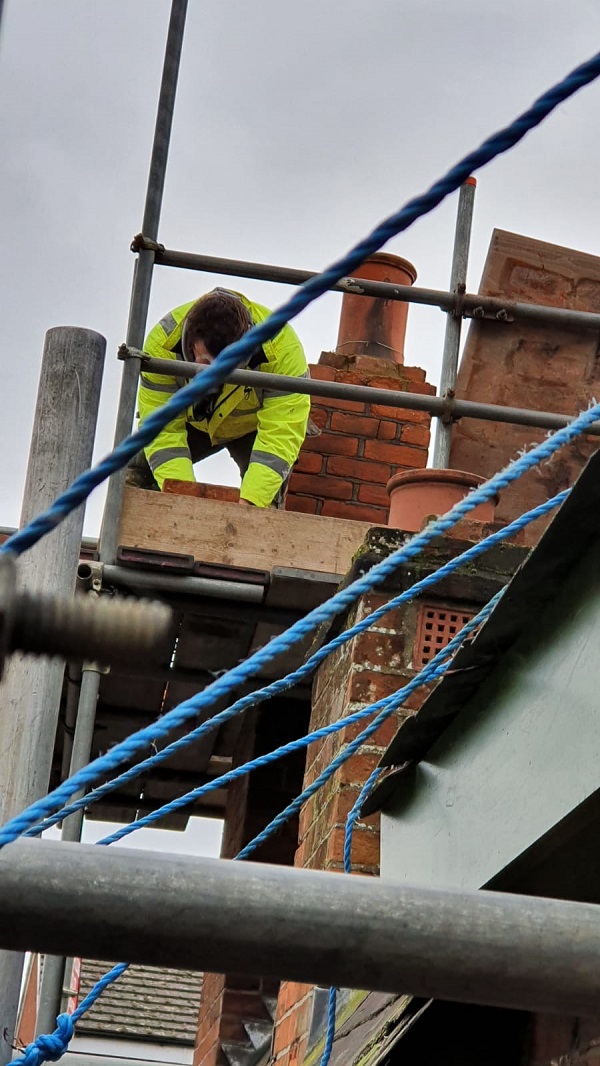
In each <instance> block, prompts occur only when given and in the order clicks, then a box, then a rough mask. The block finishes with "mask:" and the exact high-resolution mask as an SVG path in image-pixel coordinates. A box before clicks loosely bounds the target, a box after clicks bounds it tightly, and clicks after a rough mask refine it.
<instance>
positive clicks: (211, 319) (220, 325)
mask: <svg viewBox="0 0 600 1066" xmlns="http://www.w3.org/2000/svg"><path fill="white" fill-rule="evenodd" d="M251 325H252V320H251V318H250V313H249V311H247V309H246V307H245V306H244V304H243V303H242V301H241V300H240V299H239V297H238V296H233V295H230V294H229V293H226V292H209V293H207V295H206V296H201V297H200V299H199V300H197V301H196V303H195V304H194V305H193V307H191V308H190V310H189V311H188V313H187V315H186V318H185V346H186V349H187V352H186V356H187V358H190V355H189V354H188V353H190V354H191V352H192V351H193V347H194V344H195V343H196V341H202V342H203V343H204V344H205V346H206V348H207V350H208V351H209V352H210V354H211V355H212V356H215V357H216V356H217V355H218V354H219V352H221V351H222V350H223V348H226V347H227V345H228V344H233V342H234V341H238V340H239V339H240V337H242V336H243V335H244V333H246V331H247V330H248V329H249V328H250V326H251ZM192 358H193V357H192Z"/></svg>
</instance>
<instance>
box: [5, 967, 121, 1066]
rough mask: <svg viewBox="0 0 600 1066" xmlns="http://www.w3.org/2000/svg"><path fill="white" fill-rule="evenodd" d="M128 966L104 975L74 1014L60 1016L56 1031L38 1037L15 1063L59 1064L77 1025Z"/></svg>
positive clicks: (114, 968) (26, 1064)
mask: <svg viewBox="0 0 600 1066" xmlns="http://www.w3.org/2000/svg"><path fill="white" fill-rule="evenodd" d="M127 966H128V964H127V963H126V962H120V963H118V965H117V966H113V968H112V970H110V971H109V972H108V973H105V974H104V977H101V978H100V980H99V981H98V982H97V983H96V984H95V985H94V987H93V988H92V990H91V991H90V992H89V993H88V995H87V996H86V997H85V999H84V1000H82V1001H81V1003H80V1004H79V1006H78V1007H77V1009H76V1010H74V1011H73V1013H72V1014H59V1015H58V1018H57V1019H56V1029H55V1030H54V1032H53V1033H47V1034H44V1035H42V1036H38V1037H37V1038H36V1039H35V1040H34V1041H33V1043H31V1044H28V1045H27V1047H26V1048H25V1050H24V1052H23V1054H22V1055H19V1056H18V1057H17V1058H16V1059H14V1060H13V1061H14V1062H22V1063H25V1066H41V1063H42V1062H48V1061H49V1062H58V1060H59V1059H60V1058H61V1057H62V1056H63V1055H64V1053H65V1051H66V1050H67V1048H68V1046H69V1043H70V1041H71V1039H72V1037H73V1032H74V1028H75V1025H76V1023H77V1022H78V1021H79V1019H80V1018H81V1017H82V1016H83V1015H84V1014H85V1013H86V1012H87V1011H88V1010H89V1009H90V1007H93V1006H94V1003H95V1002H96V1000H97V999H98V998H99V997H100V996H101V995H102V993H103V992H104V990H105V989H106V988H108V986H109V985H112V984H114V982H115V981H117V980H118V979H119V977H120V976H121V974H123V973H125V970H126V969H127Z"/></svg>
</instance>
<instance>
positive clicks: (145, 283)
mask: <svg viewBox="0 0 600 1066" xmlns="http://www.w3.org/2000/svg"><path fill="white" fill-rule="evenodd" d="M186 13H187V0H173V4H172V7H171V17H170V21H169V30H168V34H167V45H166V49H165V60H164V65H163V73H162V81H161V86H160V95H159V100H158V111H157V115H156V126H155V130H154V143H153V145H152V157H151V160H150V172H149V175H148V187H147V190H146V204H145V207H144V219H143V223H142V226H143V230H144V233H146V234H147V235H148V236H149V237H150V238H152V239H153V240H156V238H157V236H158V224H159V221H160V211H161V206H162V198H163V191H164V186H165V174H166V169H167V159H168V155H169V143H170V140H171V127H172V125H173V111H174V107H175V94H176V91H177V78H178V75H179V63H180V59H181V49H182V45H183V34H184V30H185V18H186ZM153 267H154V252H153V251H151V250H149V249H141V250H140V252H139V255H138V258H137V262H136V265H135V271H134V278H133V288H132V292H131V303H130V307H129V324H128V327H127V343H128V344H132V345H134V346H135V347H137V348H141V347H142V345H143V343H144V332H145V329H146V320H147V317H148V305H149V303H150V288H151V284H152V270H153ZM137 384H138V368H137V366H135V364H133V365H127V364H126V365H125V366H124V367H123V376H122V379H121V392H120V396H119V407H118V411H117V422H116V427H115V445H117V444H120V442H121V441H122V440H123V439H124V438H125V437H126V436H127V435H128V434H129V433H130V432H131V427H132V424H133V417H134V414H135V401H136V395H137ZM124 486H125V471H124V470H120V471H119V472H118V473H116V474H113V476H112V477H111V478H110V481H109V483H108V491H107V494H106V503H105V506H104V517H103V521H102V530H101V533H100V543H99V556H100V559H101V560H102V562H108V563H113V562H114V560H115V555H116V551H117V538H118V532H119V521H120V517H121V506H122V501H123V489H124Z"/></svg>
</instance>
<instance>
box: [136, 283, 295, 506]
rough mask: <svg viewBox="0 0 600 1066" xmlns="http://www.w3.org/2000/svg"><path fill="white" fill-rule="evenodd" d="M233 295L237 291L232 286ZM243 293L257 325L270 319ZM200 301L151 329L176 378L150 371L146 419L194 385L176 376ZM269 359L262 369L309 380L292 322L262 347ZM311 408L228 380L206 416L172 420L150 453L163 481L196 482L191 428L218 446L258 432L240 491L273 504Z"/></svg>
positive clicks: (152, 346)
mask: <svg viewBox="0 0 600 1066" xmlns="http://www.w3.org/2000/svg"><path fill="white" fill-rule="evenodd" d="M231 291H232V292H233V290H231ZM234 295H236V296H239V297H240V299H241V300H242V302H243V303H244V305H245V306H246V307H247V309H248V311H249V312H250V315H251V316H252V321H253V322H254V323H255V324H258V323H259V322H263V321H264V320H265V319H266V318H268V317H269V315H270V313H271V312H270V311H269V310H268V308H266V307H263V306H262V305H261V304H256V303H253V302H252V301H250V300H247V299H246V297H245V296H242V294H241V293H235V294H234ZM194 302H195V301H192V302H190V303H186V304H182V305H181V306H180V307H176V308H174V310H173V311H170V312H169V313H168V314H167V315H165V316H164V318H161V320H160V322H158V323H157V324H156V326H154V328H153V329H151V330H150V333H149V334H148V336H147V338H146V343H145V344H144V351H145V352H147V354H148V355H151V356H156V357H158V358H161V359H165V358H166V359H173V361H174V363H175V366H174V368H173V370H174V372H173V375H170V374H153V373H149V372H148V371H143V373H142V375H141V382H140V391H139V397H138V402H139V417H140V423H141V422H143V421H144V419H145V418H147V417H148V415H149V414H151V413H152V411H155V410H156V408H157V407H160V406H161V405H162V404H163V403H166V401H167V400H168V399H169V398H170V397H171V396H172V395H173V393H174V392H177V390H178V389H179V388H181V387H182V386H183V385H185V384H186V383H187V382H186V380H185V379H184V378H181V377H179V378H178V377H177V370H176V362H177V360H178V359H181V358H182V356H181V354H178V352H177V351H176V350H175V349H178V348H180V347H181V346H180V344H179V342H180V340H181V333H182V329H183V321H184V319H185V316H186V314H187V313H188V311H189V309H190V307H192V306H193V304H194ZM263 352H264V356H265V359H266V361H265V362H264V363H261V365H260V367H259V368H258V369H259V370H264V371H266V372H267V373H270V374H284V375H286V376H289V377H306V376H307V374H308V369H307V365H306V358H305V356H304V351H303V349H302V345H301V343H300V340H299V339H298V337H297V335H296V333H295V332H294V330H293V329H292V327H291V326H284V328H283V329H282V330H281V332H280V333H278V334H277V336H276V337H274V338H273V340H270V341H266V342H265V344H264V345H263ZM309 413H310V397H308V396H304V395H301V394H299V393H290V392H274V391H269V390H266V389H258V390H257V389H254V388H250V387H249V386H247V387H245V388H244V386H242V385H223V386H222V388H221V389H220V391H219V394H218V396H217V398H216V401H215V402H214V403H213V404H212V405H211V412H210V413H209V414H208V416H204V415H203V414H202V413H201V412H199V411H198V410H196V411H195V410H194V408H193V407H189V408H188V409H187V411H184V412H183V413H182V414H181V415H179V416H178V417H177V418H175V419H173V421H172V422H169V424H168V426H166V427H165V428H164V429H163V430H161V432H160V433H159V435H158V436H157V437H156V438H155V439H154V440H153V441H152V444H150V445H149V446H148V447H147V448H146V449H145V451H146V458H147V459H148V463H149V464H150V468H151V470H152V473H153V474H154V477H155V479H156V481H157V482H158V485H159V487H160V488H162V486H163V484H164V482H165V480H166V479H167V478H176V479H178V480H179V481H194V480H195V478H194V472H193V467H192V459H191V455H190V450H189V448H188V442H187V426H188V424H189V425H192V426H195V427H196V428H197V429H199V430H201V431H202V432H204V433H207V434H208V435H209V437H210V439H211V441H212V443H213V444H220V443H226V442H227V441H230V440H235V439H237V438H238V437H243V436H245V435H246V434H247V433H252V432H255V433H256V438H255V441H254V446H253V449H252V454H251V456H250V465H249V466H248V470H247V471H246V473H245V475H244V477H243V479H242V486H241V490H240V495H241V497H242V499H245V500H249V501H250V502H251V503H253V504H255V505H256V506H257V507H268V506H269V505H270V504H271V503H272V501H273V500H274V498H275V496H276V495H277V493H278V492H279V489H280V488H281V485H282V483H283V481H285V479H286V478H287V476H288V474H289V472H290V470H291V468H292V466H293V464H294V463H295V461H296V459H297V458H298V452H299V451H300V448H301V446H302V442H303V441H304V437H305V435H306V425H307V422H308V416H309Z"/></svg>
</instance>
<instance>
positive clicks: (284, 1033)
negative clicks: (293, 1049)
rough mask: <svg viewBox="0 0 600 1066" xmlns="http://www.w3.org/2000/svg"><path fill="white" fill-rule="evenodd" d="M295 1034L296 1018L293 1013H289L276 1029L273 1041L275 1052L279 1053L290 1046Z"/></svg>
mask: <svg viewBox="0 0 600 1066" xmlns="http://www.w3.org/2000/svg"><path fill="white" fill-rule="evenodd" d="M295 1035H296V1026H295V1025H294V1018H293V1015H291V1014H288V1015H287V1016H286V1017H285V1018H282V1019H281V1021H280V1022H279V1024H278V1025H277V1028H276V1029H275V1037H274V1041H273V1052H274V1054H278V1053H279V1052H281V1051H285V1049H286V1048H289V1046H290V1044H291V1042H292V1040H293V1039H294V1037H295Z"/></svg>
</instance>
